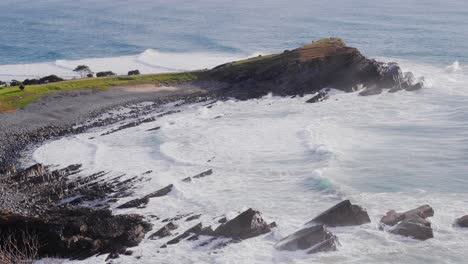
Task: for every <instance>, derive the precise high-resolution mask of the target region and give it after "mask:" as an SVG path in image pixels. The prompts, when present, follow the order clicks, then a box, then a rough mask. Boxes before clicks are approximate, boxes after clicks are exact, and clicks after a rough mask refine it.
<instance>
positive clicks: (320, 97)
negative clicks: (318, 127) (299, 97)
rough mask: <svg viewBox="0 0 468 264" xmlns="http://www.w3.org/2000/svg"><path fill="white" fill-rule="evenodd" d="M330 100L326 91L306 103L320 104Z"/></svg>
mask: <svg viewBox="0 0 468 264" xmlns="http://www.w3.org/2000/svg"><path fill="white" fill-rule="evenodd" d="M327 99H328V93H327V92H325V91H320V92H318V93H317V95H315V96H314V97H312V98H310V99H309V100H307V101H306V103H318V102H322V101H325V100H327Z"/></svg>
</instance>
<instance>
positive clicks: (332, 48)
mask: <svg viewBox="0 0 468 264" xmlns="http://www.w3.org/2000/svg"><path fill="white" fill-rule="evenodd" d="M402 78H404V76H403V74H402V72H401V69H400V67H399V66H398V65H397V64H396V63H382V62H377V61H375V60H371V59H367V58H366V57H364V56H363V55H362V54H361V53H360V52H359V51H358V50H357V49H355V48H352V47H348V46H346V44H345V43H344V42H343V41H342V40H341V39H338V38H330V39H322V40H319V41H316V42H313V43H311V44H309V45H306V46H303V47H301V48H297V49H294V50H291V51H289V52H286V53H280V54H274V55H271V56H263V57H260V58H258V57H256V58H251V59H247V60H242V61H237V62H230V63H226V64H223V65H220V66H217V67H215V68H213V69H212V70H210V71H207V72H205V73H204V75H203V76H201V77H200V81H216V82H219V83H220V84H221V85H222V86H223V88H222V89H220V90H219V94H220V95H221V96H223V97H235V98H237V99H241V100H246V99H251V98H259V97H262V96H264V95H266V94H268V93H273V94H274V95H279V96H291V95H304V94H313V93H317V92H319V91H320V90H322V89H324V88H327V87H334V88H336V89H338V90H342V91H345V92H351V91H353V87H356V85H363V86H365V87H379V88H380V89H377V88H376V89H368V90H367V91H366V92H363V93H362V95H371V94H377V93H380V92H381V89H391V88H393V87H394V86H396V85H397V84H398V85H399V84H400V80H401V79H402ZM319 98H320V97H319ZM319 98H317V99H319Z"/></svg>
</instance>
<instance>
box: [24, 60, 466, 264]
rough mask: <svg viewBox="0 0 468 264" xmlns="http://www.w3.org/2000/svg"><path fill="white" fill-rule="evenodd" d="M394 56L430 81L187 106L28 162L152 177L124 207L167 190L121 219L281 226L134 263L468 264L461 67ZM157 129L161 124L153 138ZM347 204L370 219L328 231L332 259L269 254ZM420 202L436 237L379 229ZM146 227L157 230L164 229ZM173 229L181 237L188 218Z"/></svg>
mask: <svg viewBox="0 0 468 264" xmlns="http://www.w3.org/2000/svg"><path fill="white" fill-rule="evenodd" d="M380 59H381V60H386V59H385V58H380ZM398 62H399V63H400V64H401V65H402V66H403V68H404V70H411V71H413V72H414V73H415V74H416V76H426V81H425V82H426V87H425V88H424V89H422V90H420V91H416V92H406V91H402V92H398V93H393V94H391V93H384V94H381V95H377V96H369V97H362V96H358V95H357V93H341V92H338V91H334V92H333V93H332V94H333V95H332V96H331V98H330V99H329V100H327V101H324V102H321V103H317V104H308V103H305V101H306V100H307V99H308V97H305V98H300V97H296V98H281V97H275V96H266V97H264V98H261V99H255V100H249V101H242V102H239V101H235V100H230V101H226V102H217V103H215V104H214V105H213V106H212V107H208V106H206V105H204V104H203V103H199V104H192V105H185V106H181V107H178V108H177V110H182V111H181V112H179V113H175V114H172V115H167V116H164V117H161V118H158V119H157V120H156V121H155V122H153V123H146V124H142V125H140V126H137V127H134V128H130V129H125V130H121V131H119V132H116V133H113V134H110V135H106V136H100V135H101V134H103V133H104V132H106V131H111V130H112V129H113V128H115V127H117V126H119V125H121V124H120V123H119V124H116V125H112V126H109V127H105V128H100V129H96V130H93V131H90V132H88V133H84V134H79V135H76V136H72V137H67V138H63V139H60V140H56V141H52V142H49V143H47V144H45V145H42V146H40V147H39V148H38V149H37V150H35V152H34V153H33V155H32V158H33V160H34V162H42V163H45V164H53V165H60V166H66V165H68V164H74V163H80V164H83V168H84V169H85V171H84V172H83V173H84V174H91V173H93V172H97V171H109V172H111V173H110V174H109V177H114V176H117V175H121V174H123V173H126V174H127V176H126V177H132V176H136V175H142V174H143V173H144V172H146V171H149V170H151V171H152V172H151V173H150V174H147V175H145V176H140V177H142V178H143V179H144V180H143V182H142V183H140V184H138V185H137V186H136V188H135V194H134V195H133V196H132V197H129V198H126V199H123V200H122V201H119V203H118V204H120V203H123V202H125V201H127V200H130V199H132V198H135V197H141V196H143V195H146V194H148V193H150V192H152V191H155V190H157V189H159V188H162V187H164V186H166V185H168V184H174V185H175V190H174V191H173V192H171V193H170V194H169V195H168V196H166V197H163V198H158V199H153V200H151V201H150V203H149V204H148V206H147V207H146V208H144V209H128V210H115V211H114V212H115V213H139V214H143V215H146V216H150V215H157V216H158V217H160V218H161V219H164V218H168V217H174V216H175V215H176V214H179V213H191V212H193V213H195V214H202V217H201V221H202V222H203V223H204V224H206V225H209V224H212V225H214V226H216V222H215V220H213V218H214V217H216V216H220V215H227V216H228V217H233V216H235V215H236V214H237V213H238V212H240V211H242V210H245V209H246V208H249V207H252V208H255V209H257V210H260V211H261V212H262V213H263V215H264V217H265V218H266V219H267V220H268V221H276V223H277V224H278V228H276V229H275V230H274V231H273V232H272V233H271V234H268V235H264V236H260V237H257V238H253V239H249V240H245V241H243V242H241V243H238V244H232V245H229V246H228V247H225V248H223V249H213V248H210V246H204V247H199V246H198V244H197V243H196V242H195V243H193V242H181V243H180V244H178V245H174V246H169V247H168V248H166V249H160V248H159V247H160V246H161V245H163V244H164V243H165V242H166V240H167V239H166V240H164V239H162V240H155V241H153V240H144V241H143V242H142V244H141V245H140V246H138V247H136V248H135V249H134V250H135V254H136V255H138V256H142V258H141V259H140V260H139V263H155V262H157V261H160V260H165V261H164V263H464V262H465V260H466V258H468V252H467V251H466V247H467V245H468V231H466V230H462V229H460V228H457V227H454V226H453V222H454V220H455V219H456V218H458V217H460V216H462V215H465V214H467V213H468V188H467V186H468V177H467V176H466V173H467V169H468V162H467V161H466V157H467V156H468V148H467V141H468V134H467V133H468V132H467V131H468V119H467V118H466V112H468V89H467V87H466V86H465V84H466V82H467V81H468V72H467V71H466V69H465V68H463V65H461V66H457V67H455V66H456V65H447V66H444V67H435V66H433V65H431V64H424V63H414V62H411V61H405V60H399V61H398ZM454 68H456V69H454ZM174 107H175V106H173V105H172V106H167V107H166V110H170V109H173V108H174ZM121 111H123V110H121ZM159 113H160V112H155V113H152V114H149V115H148V116H149V117H150V116H155V115H157V114H159ZM156 126H160V127H161V128H160V129H159V130H156V131H148V129H151V128H153V127H156ZM208 169H212V170H213V174H212V175H210V176H208V177H206V178H202V179H194V180H193V181H192V182H191V183H184V182H182V181H181V180H182V179H183V178H185V177H188V176H193V175H196V174H198V173H200V172H203V171H206V170H208ZM343 199H351V200H352V201H353V202H355V203H357V204H359V205H361V206H363V207H364V208H366V209H367V211H368V213H369V215H370V218H371V220H372V223H370V224H366V225H363V226H358V227H344V228H332V229H331V230H332V232H334V233H335V234H336V235H337V236H338V238H339V241H340V244H341V245H340V246H339V247H338V251H337V252H333V253H320V254H316V255H304V254H303V253H297V252H296V253H285V252H278V251H276V250H274V248H273V245H274V244H275V242H277V241H278V240H279V239H280V238H282V237H284V236H286V235H288V234H290V233H291V232H294V231H296V230H298V229H300V228H301V227H303V225H304V223H306V222H308V221H310V220H311V219H312V218H313V217H314V216H316V215H318V214H319V213H320V212H322V211H323V210H325V209H327V208H329V207H331V206H332V205H334V204H335V203H337V202H339V201H341V200H343ZM422 204H430V205H431V206H432V207H433V208H434V210H435V216H434V217H433V218H431V219H430V220H431V222H432V226H433V229H434V236H435V238H433V239H430V240H427V241H424V242H421V241H416V240H412V239H410V238H404V237H400V236H397V235H392V234H389V233H387V232H383V231H380V230H379V229H378V222H379V220H380V218H381V217H382V216H383V215H384V214H385V213H386V212H387V211H388V210H389V209H395V210H397V211H404V210H409V209H412V208H415V207H417V206H419V205H422ZM151 221H152V223H153V224H154V225H155V228H159V227H161V226H162V225H163V223H161V222H160V221H158V220H154V219H153V220H151ZM180 223H181V224H182V227H181V230H183V229H184V228H188V227H190V226H191V225H194V224H195V223H194V222H189V223H186V222H184V220H182V222H180ZM88 261H89V262H90V263H92V262H93V261H98V260H97V259H92V260H88ZM131 261H134V258H133V257H123V258H122V259H120V260H119V261H118V262H119V263H126V262H131Z"/></svg>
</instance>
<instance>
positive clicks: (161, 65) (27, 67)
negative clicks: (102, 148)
mask: <svg viewBox="0 0 468 264" xmlns="http://www.w3.org/2000/svg"><path fill="white" fill-rule="evenodd" d="M260 54H261V53H254V54H233V53H167V52H160V51H157V50H154V49H148V50H146V51H144V52H142V53H141V54H137V55H132V56H121V57H110V58H90V59H81V60H57V61H55V62H44V63H32V64H14V65H0V80H2V81H10V80H24V79H27V78H40V77H44V76H47V75H51V74H55V75H58V76H60V77H62V78H66V79H72V78H77V77H79V75H78V74H77V73H75V72H73V69H74V68H75V67H76V66H78V65H82V64H84V65H88V66H89V67H90V68H91V70H92V71H94V72H100V71H113V72H115V73H117V74H119V75H125V74H127V73H128V71H130V70H135V69H138V70H139V71H140V72H141V73H142V74H149V73H164V72H177V71H188V70H200V69H205V68H212V67H214V66H217V65H220V64H223V63H226V62H230V61H235V60H240V59H244V58H247V57H253V56H258V55H260Z"/></svg>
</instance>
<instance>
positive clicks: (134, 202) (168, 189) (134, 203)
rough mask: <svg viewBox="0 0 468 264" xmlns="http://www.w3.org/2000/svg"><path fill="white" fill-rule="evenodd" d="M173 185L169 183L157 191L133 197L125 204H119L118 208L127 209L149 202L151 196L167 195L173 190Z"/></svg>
mask: <svg viewBox="0 0 468 264" xmlns="http://www.w3.org/2000/svg"><path fill="white" fill-rule="evenodd" d="M173 187H174V185H172V184H169V185H168V186H166V187H164V188H162V189H159V190H157V191H155V192H153V193H150V194H148V195H145V196H144V197H142V198H137V199H133V200H131V201H128V202H126V203H124V204H121V205H119V206H117V208H118V209H126V208H136V207H141V206H143V205H146V204H148V203H149V199H150V198H155V197H161V196H164V195H167V194H168V193H170V192H171V191H172V188H173Z"/></svg>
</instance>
